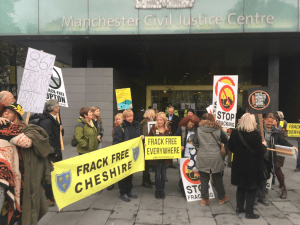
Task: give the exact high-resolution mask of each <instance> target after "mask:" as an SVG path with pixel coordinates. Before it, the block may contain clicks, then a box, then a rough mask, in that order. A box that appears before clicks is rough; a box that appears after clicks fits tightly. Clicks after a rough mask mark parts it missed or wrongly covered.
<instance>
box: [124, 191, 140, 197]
mask: <svg viewBox="0 0 300 225" xmlns="http://www.w3.org/2000/svg"><path fill="white" fill-rule="evenodd" d="M127 196H128V197H129V198H138V196H137V195H136V194H134V193H133V192H129V193H128V194H127Z"/></svg>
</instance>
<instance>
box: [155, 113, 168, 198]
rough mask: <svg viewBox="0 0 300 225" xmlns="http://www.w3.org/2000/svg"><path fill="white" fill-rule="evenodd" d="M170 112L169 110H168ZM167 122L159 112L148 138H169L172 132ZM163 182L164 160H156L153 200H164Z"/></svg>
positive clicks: (163, 114) (164, 172) (164, 115)
mask: <svg viewBox="0 0 300 225" xmlns="http://www.w3.org/2000/svg"><path fill="white" fill-rule="evenodd" d="M169 110H170V109H169ZM168 124H169V121H168V118H167V117H166V114H165V113H164V112H160V113H158V114H157V117H156V124H155V126H153V127H152V128H151V130H150V132H149V136H171V135H172V132H171V130H169V125H168ZM165 182H166V163H165V159H158V160H156V170H155V187H156V190H155V198H157V199H164V198H165Z"/></svg>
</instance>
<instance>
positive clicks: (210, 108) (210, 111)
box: [206, 105, 214, 114]
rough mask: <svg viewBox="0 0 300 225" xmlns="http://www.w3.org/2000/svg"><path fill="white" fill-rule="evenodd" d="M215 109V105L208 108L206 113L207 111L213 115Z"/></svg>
mask: <svg viewBox="0 0 300 225" xmlns="http://www.w3.org/2000/svg"><path fill="white" fill-rule="evenodd" d="M213 109H214V107H213V105H210V106H208V107H207V108H206V111H207V112H208V113H209V114H213Z"/></svg>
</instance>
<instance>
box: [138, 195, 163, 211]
mask: <svg viewBox="0 0 300 225" xmlns="http://www.w3.org/2000/svg"><path fill="white" fill-rule="evenodd" d="M163 202H164V201H163V200H162V199H156V198H153V196H151V197H149V196H148V197H147V195H146V196H145V197H144V195H143V197H142V199H141V202H140V206H139V210H147V209H148V210H160V211H162V209H163Z"/></svg>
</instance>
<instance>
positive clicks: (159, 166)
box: [155, 159, 167, 191]
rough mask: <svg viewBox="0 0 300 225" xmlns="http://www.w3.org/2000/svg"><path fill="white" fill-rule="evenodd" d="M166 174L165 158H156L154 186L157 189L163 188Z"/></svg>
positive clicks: (161, 189)
mask: <svg viewBox="0 0 300 225" xmlns="http://www.w3.org/2000/svg"><path fill="white" fill-rule="evenodd" d="M166 175H167V170H166V163H165V160H164V159H161V160H157V161H156V170H155V187H156V190H157V191H163V190H164V189H165V183H166Z"/></svg>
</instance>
